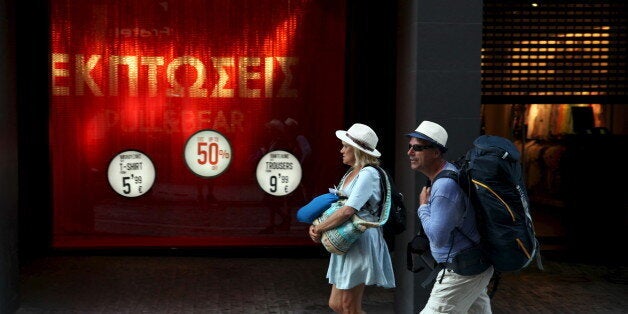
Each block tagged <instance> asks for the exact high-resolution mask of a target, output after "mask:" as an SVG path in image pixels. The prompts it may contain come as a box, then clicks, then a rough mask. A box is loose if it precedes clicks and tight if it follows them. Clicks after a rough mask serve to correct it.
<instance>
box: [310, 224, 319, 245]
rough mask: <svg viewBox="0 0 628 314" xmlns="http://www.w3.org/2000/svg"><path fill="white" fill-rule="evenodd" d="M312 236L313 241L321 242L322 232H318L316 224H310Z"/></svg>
mask: <svg viewBox="0 0 628 314" xmlns="http://www.w3.org/2000/svg"><path fill="white" fill-rule="evenodd" d="M309 233H310V238H311V239H312V241H314V242H316V243H321V235H322V234H321V233H319V232H318V230H316V226H315V225H310V230H309Z"/></svg>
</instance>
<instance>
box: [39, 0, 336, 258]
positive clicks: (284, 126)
mask: <svg viewBox="0 0 628 314" xmlns="http://www.w3.org/2000/svg"><path fill="white" fill-rule="evenodd" d="M345 5H346V3H345V1H337V0H272V1H270V0H233V1H221V0H180V1H153V0H94V1H72V0H51V2H50V23H51V25H50V41H51V51H50V69H49V73H50V96H51V97H50V99H51V100H50V104H49V112H50V121H49V122H50V123H49V134H50V152H51V168H52V194H53V197H52V199H53V204H52V210H53V246H54V247H125V246H126V247H128V246H133V247H142V246H151V247H172V246H175V247H183V246H233V245H301V244H309V243H310V242H311V241H310V240H309V238H307V234H306V232H305V230H306V227H307V226H304V225H303V224H300V223H298V222H296V220H295V219H294V215H295V212H296V210H297V209H298V208H299V207H301V206H302V205H304V204H306V203H307V202H308V201H309V200H310V199H311V198H312V197H313V196H315V195H317V194H321V193H323V192H324V191H326V189H327V188H328V187H329V186H332V185H333V184H334V183H335V180H337V179H338V178H339V177H340V176H341V174H342V171H343V169H342V164H341V161H340V159H339V158H338V154H337V152H338V150H339V147H340V146H339V142H338V140H337V139H336V138H335V136H334V131H335V130H337V129H342V128H344V109H343V108H344V78H345V76H344V55H345V23H346V16H345V13H346V12H345ZM260 167H262V168H260ZM288 168H289V169H288ZM259 169H264V170H263V171H260V170H259Z"/></svg>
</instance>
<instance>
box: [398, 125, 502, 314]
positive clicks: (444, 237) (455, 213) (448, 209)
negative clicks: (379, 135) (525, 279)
mask: <svg viewBox="0 0 628 314" xmlns="http://www.w3.org/2000/svg"><path fill="white" fill-rule="evenodd" d="M406 136H407V137H408V138H409V146H408V156H409V157H410V168H412V170H415V171H419V172H421V173H423V174H424V175H425V176H427V177H428V178H429V180H430V182H433V184H432V185H431V187H430V186H429V184H428V186H425V187H423V189H422V190H421V192H420V194H419V208H418V210H417V215H418V217H419V219H420V223H421V224H422V226H423V229H424V230H425V234H426V235H427V237H428V239H429V240H430V249H431V250H432V255H433V256H434V259H435V260H436V261H437V262H438V263H439V264H440V266H442V267H443V269H442V270H441V271H440V272H439V273H438V276H437V278H436V282H435V283H434V287H433V288H432V291H431V293H430V297H429V299H428V301H427V304H426V305H425V307H424V308H423V310H422V311H421V313H491V303H490V298H489V297H488V295H487V286H488V283H489V281H490V279H491V276H492V275H493V267H492V266H490V265H488V264H485V263H484V262H483V261H481V259H479V258H478V259H477V262H476V261H472V264H475V265H480V266H479V267H474V269H472V270H469V269H467V268H461V267H458V265H461V264H463V263H459V260H462V259H465V258H466V256H469V254H468V253H467V252H471V251H473V250H479V246H478V243H479V241H480V235H479V233H478V230H477V227H476V221H475V212H474V210H473V207H472V206H471V204H470V202H469V201H468V198H467V196H466V195H465V193H464V191H462V189H461V188H460V186H459V185H458V183H457V182H456V181H455V180H453V179H451V178H449V177H443V178H440V179H438V180H435V178H436V176H437V175H438V174H439V173H440V172H441V171H443V170H453V171H455V172H458V169H457V168H456V166H455V165H454V164H452V163H450V162H448V161H447V160H445V157H444V155H445V152H446V151H447V131H445V129H444V128H443V127H442V126H440V125H439V124H437V123H434V122H431V121H423V122H421V124H420V125H419V126H418V127H417V129H416V130H414V131H412V132H410V133H408V134H406ZM471 255H474V254H471ZM474 256H476V255H474ZM464 262H465V263H466V262H468V261H467V260H465V261H464ZM469 273H471V274H469ZM462 274H465V275H462Z"/></svg>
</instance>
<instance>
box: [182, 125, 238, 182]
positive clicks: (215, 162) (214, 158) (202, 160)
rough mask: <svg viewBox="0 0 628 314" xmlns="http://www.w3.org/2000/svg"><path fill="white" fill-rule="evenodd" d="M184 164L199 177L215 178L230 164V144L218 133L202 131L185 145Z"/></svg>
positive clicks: (191, 137) (195, 134)
mask: <svg viewBox="0 0 628 314" xmlns="http://www.w3.org/2000/svg"><path fill="white" fill-rule="evenodd" d="M183 155H184V158H185V163H186V165H187V166H188V168H190V170H191V171H192V172H194V173H195V174H196V175H199V176H201V177H215V176H217V175H219V174H221V173H223V172H224V171H225V170H226V169H227V167H229V164H230V163H231V159H232V158H231V144H229V141H228V140H227V139H226V138H225V137H224V136H223V135H222V134H220V133H218V132H216V131H213V130H203V131H199V132H196V133H194V134H193V135H192V136H190V138H189V139H188V141H187V143H186V144H185V151H184V153H183Z"/></svg>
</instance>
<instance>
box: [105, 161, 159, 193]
mask: <svg viewBox="0 0 628 314" xmlns="http://www.w3.org/2000/svg"><path fill="white" fill-rule="evenodd" d="M107 176H108V178H109V185H111V187H112V188H113V190H114V191H116V192H117V193H118V194H120V195H122V196H126V197H136V196H140V195H143V194H144V193H146V192H148V190H150V188H151V187H152V186H153V183H154V182H155V166H154V165H153V162H152V161H151V160H150V158H148V157H147V156H146V155H145V154H144V153H142V152H139V151H136V150H128V151H124V152H122V153H119V154H118V155H117V156H116V157H114V158H113V159H112V160H111V161H110V162H109V169H108V171H107Z"/></svg>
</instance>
